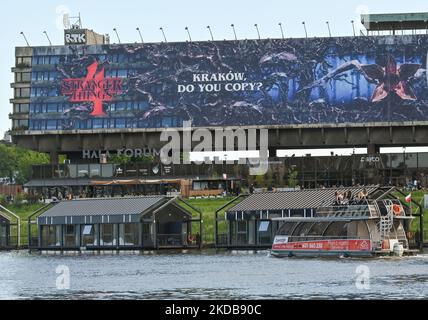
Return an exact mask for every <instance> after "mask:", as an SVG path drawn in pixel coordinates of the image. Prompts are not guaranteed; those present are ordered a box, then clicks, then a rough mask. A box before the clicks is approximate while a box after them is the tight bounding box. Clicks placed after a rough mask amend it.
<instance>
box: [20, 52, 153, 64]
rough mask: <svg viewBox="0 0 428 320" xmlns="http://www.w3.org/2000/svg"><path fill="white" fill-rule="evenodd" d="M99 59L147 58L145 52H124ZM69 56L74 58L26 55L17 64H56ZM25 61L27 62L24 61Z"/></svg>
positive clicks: (116, 61)
mask: <svg viewBox="0 0 428 320" xmlns="http://www.w3.org/2000/svg"><path fill="white" fill-rule="evenodd" d="M94 57H96V58H97V59H98V60H99V61H109V62H111V63H128V62H138V61H141V60H143V59H144V58H145V56H144V55H143V54H133V55H125V54H122V53H119V54H110V55H94ZM68 58H72V56H71V55H68V56H67V55H62V56H61V55H43V56H34V57H32V58H31V57H25V58H23V59H22V58H21V60H19V61H18V59H19V58H17V61H16V63H17V65H18V64H21V63H25V64H31V63H32V64H33V65H55V64H58V63H60V62H65V61H67V60H68ZM24 61H25V62H24Z"/></svg>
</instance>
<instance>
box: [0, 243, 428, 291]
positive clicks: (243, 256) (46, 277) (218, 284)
mask: <svg viewBox="0 0 428 320" xmlns="http://www.w3.org/2000/svg"><path fill="white" fill-rule="evenodd" d="M58 266H62V267H60V268H62V270H64V267H66V269H65V270H67V269H68V270H69V274H70V277H69V280H70V281H69V284H70V285H69V289H61V288H59V289H58V288H57V285H56V284H57V277H58V276H61V275H59V274H57V273H56V271H57V268H58ZM0 270H1V272H0V299H243V298H244V299H428V254H421V255H417V256H413V257H403V258H372V259H350V258H343V259H339V258H337V259H301V258H284V259H278V258H274V257H271V256H270V255H269V253H268V252H259V253H253V254H250V253H224V252H223V253H216V252H214V251H203V252H197V253H185V254H183V253H179V254H178V253H162V254H156V255H127V254H123V255H97V256H95V255H93V256H87V255H82V256H44V255H34V254H33V255H32V254H28V253H25V252H12V253H0ZM361 270H364V272H365V273H364V275H367V277H366V278H364V279H366V280H362V278H361V277H362V276H363V275H362V274H360V273H357V271H358V272H361ZM367 272H368V273H367ZM66 274H67V272H66V273H63V274H62V275H66ZM62 283H63V284H64V282H62Z"/></svg>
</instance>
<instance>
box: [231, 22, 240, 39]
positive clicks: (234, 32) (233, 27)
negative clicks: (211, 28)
mask: <svg viewBox="0 0 428 320" xmlns="http://www.w3.org/2000/svg"><path fill="white" fill-rule="evenodd" d="M230 26H231V27H232V29H233V34H234V35H235V40H238V37H237V36H236V30H235V25H234V24H233V23H232V24H231V25H230Z"/></svg>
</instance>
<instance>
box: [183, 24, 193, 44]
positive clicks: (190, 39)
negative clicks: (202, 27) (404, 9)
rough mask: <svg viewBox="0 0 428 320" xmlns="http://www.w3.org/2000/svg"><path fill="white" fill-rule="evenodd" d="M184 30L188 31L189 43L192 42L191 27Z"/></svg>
mask: <svg viewBox="0 0 428 320" xmlns="http://www.w3.org/2000/svg"><path fill="white" fill-rule="evenodd" d="M184 30H186V31H187V34H188V35H189V41H190V42H192V36H191V35H190V31H189V27H186V28H184Z"/></svg>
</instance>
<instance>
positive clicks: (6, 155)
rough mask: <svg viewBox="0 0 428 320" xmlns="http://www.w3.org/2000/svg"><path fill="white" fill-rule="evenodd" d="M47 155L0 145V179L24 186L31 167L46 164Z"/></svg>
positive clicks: (47, 161)
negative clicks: (13, 181)
mask: <svg viewBox="0 0 428 320" xmlns="http://www.w3.org/2000/svg"><path fill="white" fill-rule="evenodd" d="M48 163H49V155H47V154H44V153H38V152H34V151H29V150H25V149H21V148H17V147H14V146H6V145H3V144H0V177H3V178H9V179H11V180H15V182H16V183H17V184H24V183H25V182H27V181H28V180H29V178H30V174H31V166H32V165H40V164H48Z"/></svg>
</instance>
